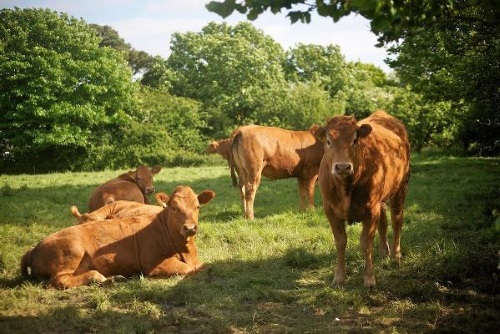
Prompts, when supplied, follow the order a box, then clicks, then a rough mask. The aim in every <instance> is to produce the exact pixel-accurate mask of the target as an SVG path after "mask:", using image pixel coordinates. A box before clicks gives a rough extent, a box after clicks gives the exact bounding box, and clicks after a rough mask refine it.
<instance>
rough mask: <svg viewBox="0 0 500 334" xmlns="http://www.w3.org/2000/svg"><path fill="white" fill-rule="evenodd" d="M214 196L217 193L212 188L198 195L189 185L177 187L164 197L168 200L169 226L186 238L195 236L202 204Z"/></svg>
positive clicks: (166, 210)
mask: <svg viewBox="0 0 500 334" xmlns="http://www.w3.org/2000/svg"><path fill="white" fill-rule="evenodd" d="M165 196H167V195H165ZM214 197H215V193H214V192H213V191H212V190H205V191H203V192H202V193H201V194H199V195H196V194H195V193H194V191H193V189H191V188H190V187H188V186H178V187H177V188H175V190H174V192H173V193H172V194H171V195H170V197H168V196H167V198H165V197H164V198H163V199H162V201H164V200H166V206H167V207H166V209H165V210H164V212H166V213H167V215H168V224H169V228H172V229H174V231H177V232H179V233H180V234H181V235H182V236H183V237H185V238H188V237H191V236H194V235H195V234H196V232H197V231H198V215H199V212H200V205H203V204H206V203H208V202H210V201H211V200H212V199H213V198H214Z"/></svg>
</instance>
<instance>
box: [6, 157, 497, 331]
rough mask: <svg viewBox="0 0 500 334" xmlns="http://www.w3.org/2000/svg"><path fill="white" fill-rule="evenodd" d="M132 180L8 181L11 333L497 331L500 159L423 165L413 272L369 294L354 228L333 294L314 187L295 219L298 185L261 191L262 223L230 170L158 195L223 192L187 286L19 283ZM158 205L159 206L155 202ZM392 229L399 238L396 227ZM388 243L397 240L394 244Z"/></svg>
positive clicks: (385, 280)
mask: <svg viewBox="0 0 500 334" xmlns="http://www.w3.org/2000/svg"><path fill="white" fill-rule="evenodd" d="M121 172H123V171H106V172H95V173H90V172H87V173H55V174H45V175H26V174H25V175H17V176H5V175H2V176H0V332H2V333H429V332H431V333H473V332H475V333H493V332H496V331H498V328H500V316H499V313H498V310H499V309H500V296H499V290H500V289H499V284H500V283H499V282H498V279H495V274H496V273H495V269H496V267H497V264H498V258H497V252H498V251H499V250H500V242H499V238H500V234H499V232H496V231H495V230H494V228H493V216H492V214H491V211H492V209H494V208H497V209H500V159H498V158H496V159H482V158H458V157H453V156H447V155H441V154H436V153H435V152H434V153H429V152H428V153H424V154H415V155H414V156H413V158H412V175H411V179H410V186H409V194H408V198H407V201H406V211H405V223H404V226H403V232H402V239H401V245H402V252H403V258H402V265H401V267H399V268H396V267H394V266H393V265H392V263H391V262H390V261H389V260H381V259H379V258H377V251H378V245H377V239H378V238H376V244H375V248H374V249H375V258H374V259H375V260H374V268H375V273H376V276H377V287H376V288H375V289H374V290H371V291H369V290H367V289H366V288H364V286H363V278H362V268H363V261H362V257H361V253H360V250H359V235H360V224H355V225H351V226H349V227H348V229H347V233H348V238H349V239H348V246H347V247H348V248H347V254H346V255H347V275H348V278H347V281H346V284H345V286H344V287H342V288H339V287H334V286H332V285H331V282H332V279H333V263H334V259H335V248H334V244H333V236H332V233H331V231H330V227H329V225H328V222H327V220H326V218H325V216H324V213H323V209H322V207H321V196H320V194H319V189H317V188H316V196H315V204H316V209H314V210H309V211H306V212H300V211H299V210H298V203H299V199H298V187H297V182H296V180H295V179H288V180H278V181H270V180H268V179H265V178H264V179H263V182H262V185H261V187H260V188H259V190H258V191H257V198H256V202H255V216H256V219H255V221H253V222H249V221H246V220H245V219H243V214H242V211H241V206H240V200H239V194H238V191H237V189H236V188H233V187H232V185H231V179H230V176H229V170H228V169H227V166H226V165H225V161H222V160H220V164H218V165H215V166H204V167H192V168H177V167H176V168H169V167H168V166H163V169H162V171H161V172H160V174H158V175H156V176H155V178H154V180H155V187H156V191H163V192H167V193H169V194H170V193H171V191H172V190H173V189H174V187H175V186H177V185H179V184H186V185H189V186H191V187H192V188H193V189H194V190H195V191H196V192H197V193H199V192H201V191H202V190H204V189H212V190H214V191H215V192H216V197H215V199H214V200H213V201H212V202H210V203H208V204H207V205H206V206H203V207H202V208H201V216H200V231H199V233H198V236H197V246H198V249H199V256H200V259H201V260H202V261H204V262H205V263H206V264H208V269H207V270H205V271H204V272H201V273H198V274H196V275H194V276H191V277H187V278H180V277H174V278H169V279H158V280H151V279H146V278H143V277H133V278H131V279H130V280H127V281H125V282H119V283H113V284H109V285H106V286H97V285H91V286H85V287H78V288H74V289H69V290H65V291H59V290H55V289H47V288H46V287H45V286H44V284H43V283H40V282H34V281H26V280H23V279H22V278H21V277H20V272H19V260H20V258H21V256H22V255H23V254H24V252H25V251H26V250H27V249H29V248H30V247H31V246H34V245H35V244H36V243H37V242H38V241H39V240H40V239H42V238H43V237H45V236H47V235H49V234H50V233H52V232H55V231H57V230H59V229H61V228H64V227H67V226H70V225H72V224H73V223H74V218H73V217H72V216H71V214H70V206H71V205H77V206H78V208H79V209H80V212H86V211H87V200H88V196H89V194H90V193H91V191H92V190H93V189H94V188H95V187H96V186H98V185H99V184H101V183H103V182H104V181H106V180H108V179H110V178H112V177H115V176H117V175H118V174H120V173H121ZM150 198H151V199H152V200H153V198H152V197H150ZM389 231H391V229H389ZM389 235H390V236H391V234H390V232H389Z"/></svg>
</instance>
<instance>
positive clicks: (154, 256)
mask: <svg viewBox="0 0 500 334" xmlns="http://www.w3.org/2000/svg"><path fill="white" fill-rule="evenodd" d="M214 196H215V193H214V192H213V191H211V190H205V191H204V192H202V193H201V194H199V195H196V194H195V193H194V192H193V190H192V189H191V188H190V187H187V186H179V187H177V188H176V189H175V190H174V191H173V193H172V195H171V196H170V198H169V199H168V201H167V203H166V205H167V206H166V208H165V209H163V211H162V212H160V213H159V214H152V215H143V216H134V217H129V218H122V219H110V220H103V221H93V222H88V223H85V224H79V225H74V226H71V227H68V228H65V229H63V230H60V231H58V232H56V233H54V234H52V235H50V236H48V237H46V238H45V239H43V240H42V241H40V242H39V243H38V244H37V245H36V247H35V248H33V249H31V250H29V251H28V252H27V253H26V254H25V255H24V256H23V257H22V260H21V273H22V274H23V276H25V277H34V278H37V279H49V285H50V286H52V287H55V288H59V289H66V288H71V287H75V286H79V285H84V284H89V283H92V282H98V283H102V282H105V281H107V280H108V279H110V278H113V277H114V276H125V277H129V276H132V275H136V274H141V273H142V274H144V275H145V276H147V277H167V276H173V275H187V274H192V273H195V272H197V271H199V270H201V268H202V266H203V263H201V262H200V261H199V260H198V252H197V249H196V245H195V235H196V232H197V230H198V215H199V208H200V205H202V204H206V203H208V202H210V201H211V200H212V199H213V198H214ZM28 268H29V269H28Z"/></svg>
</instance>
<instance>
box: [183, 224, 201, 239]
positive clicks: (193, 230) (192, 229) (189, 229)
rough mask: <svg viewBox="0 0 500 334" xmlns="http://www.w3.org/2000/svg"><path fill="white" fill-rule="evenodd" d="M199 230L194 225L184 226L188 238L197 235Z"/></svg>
mask: <svg viewBox="0 0 500 334" xmlns="http://www.w3.org/2000/svg"><path fill="white" fill-rule="evenodd" d="M197 229H198V226H197V225H196V224H192V225H184V235H186V236H189V237H190V236H193V235H195V234H196V231H197Z"/></svg>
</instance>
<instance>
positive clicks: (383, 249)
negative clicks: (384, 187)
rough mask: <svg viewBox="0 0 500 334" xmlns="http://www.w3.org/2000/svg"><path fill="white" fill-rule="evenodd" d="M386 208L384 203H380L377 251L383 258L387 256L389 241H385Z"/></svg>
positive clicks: (388, 253)
mask: <svg viewBox="0 0 500 334" xmlns="http://www.w3.org/2000/svg"><path fill="white" fill-rule="evenodd" d="M386 211H387V209H386V204H385V203H382V208H381V210H380V222H379V224H378V236H379V252H380V256H381V257H383V258H386V257H389V255H390V249H389V242H388V241H387V225H388V223H387V212H386Z"/></svg>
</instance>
